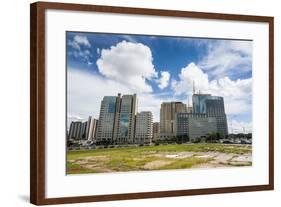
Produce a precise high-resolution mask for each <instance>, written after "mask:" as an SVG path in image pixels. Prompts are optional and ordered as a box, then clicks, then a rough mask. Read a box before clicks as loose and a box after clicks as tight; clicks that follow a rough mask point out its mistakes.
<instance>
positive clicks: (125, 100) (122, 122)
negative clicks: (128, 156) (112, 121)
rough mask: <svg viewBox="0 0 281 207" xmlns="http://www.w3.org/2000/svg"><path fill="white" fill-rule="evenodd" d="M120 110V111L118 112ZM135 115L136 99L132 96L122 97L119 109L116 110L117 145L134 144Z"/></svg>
mask: <svg viewBox="0 0 281 207" xmlns="http://www.w3.org/2000/svg"><path fill="white" fill-rule="evenodd" d="M118 109H120V110H118ZM136 113H137V97H136V94H134V95H123V96H122V98H121V101H120V107H118V108H117V114H118V116H119V117H118V119H116V121H117V139H116V141H117V143H118V144H131V143H134V136H135V119H136Z"/></svg>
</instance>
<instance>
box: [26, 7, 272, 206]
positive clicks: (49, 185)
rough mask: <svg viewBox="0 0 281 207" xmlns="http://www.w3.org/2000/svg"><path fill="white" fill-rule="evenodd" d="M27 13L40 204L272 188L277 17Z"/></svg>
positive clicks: (35, 185) (34, 190)
mask: <svg viewBox="0 0 281 207" xmlns="http://www.w3.org/2000/svg"><path fill="white" fill-rule="evenodd" d="M30 12H31V18H30V21H31V33H30V40H31V47H30V52H31V55H30V64H31V72H30V77H31V82H30V84H31V93H30V94H31V99H30V103H31V106H30V118H31V124H30V126H31V129H30V134H31V137H30V138H31V145H30V161H31V166H30V171H31V173H30V180H31V183H30V189H31V190H30V195H31V202H32V203H33V204H37V205H44V204H60V203H75V202H94V201H109V200H123V199H140V198H154V197H170V196H187V195H198V194H216V193H229V192H245V191H259V190H272V189H273V188H274V174H273V173H274V172H273V171H274V168H273V163H274V156H273V155H274V152H273V149H274V146H273V113H274V112H273V17H265V16H248V15H236V14H218V13H201V12H188V11H172V10H157V9H146V8H128V7H111V6H96V5H82V4H65V3H49V2H37V3H33V4H31V9H30Z"/></svg>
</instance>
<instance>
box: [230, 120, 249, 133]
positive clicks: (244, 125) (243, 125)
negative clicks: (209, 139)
mask: <svg viewBox="0 0 281 207" xmlns="http://www.w3.org/2000/svg"><path fill="white" fill-rule="evenodd" d="M227 122H228V133H233V134H238V133H251V132H252V123H251V122H243V121H237V120H235V119H228V120H227Z"/></svg>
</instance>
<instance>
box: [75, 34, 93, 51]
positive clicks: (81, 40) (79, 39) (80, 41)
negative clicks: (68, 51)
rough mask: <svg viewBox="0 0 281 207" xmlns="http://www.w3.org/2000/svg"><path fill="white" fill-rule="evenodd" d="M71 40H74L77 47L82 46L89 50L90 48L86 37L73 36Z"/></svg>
mask: <svg viewBox="0 0 281 207" xmlns="http://www.w3.org/2000/svg"><path fill="white" fill-rule="evenodd" d="M73 40H74V42H76V43H77V44H79V45H84V46H86V47H89V48H90V47H91V44H90V42H89V40H88V38H87V37H86V36H82V35H75V36H74V38H73Z"/></svg>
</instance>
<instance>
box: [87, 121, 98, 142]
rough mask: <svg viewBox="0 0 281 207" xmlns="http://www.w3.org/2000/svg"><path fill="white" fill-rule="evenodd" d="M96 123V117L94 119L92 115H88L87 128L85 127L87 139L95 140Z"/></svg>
mask: <svg viewBox="0 0 281 207" xmlns="http://www.w3.org/2000/svg"><path fill="white" fill-rule="evenodd" d="M97 123H98V120H97V119H95V118H94V117H92V116H89V119H88V124H87V129H86V137H87V139H88V140H89V141H95V140H96V132H97Z"/></svg>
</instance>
